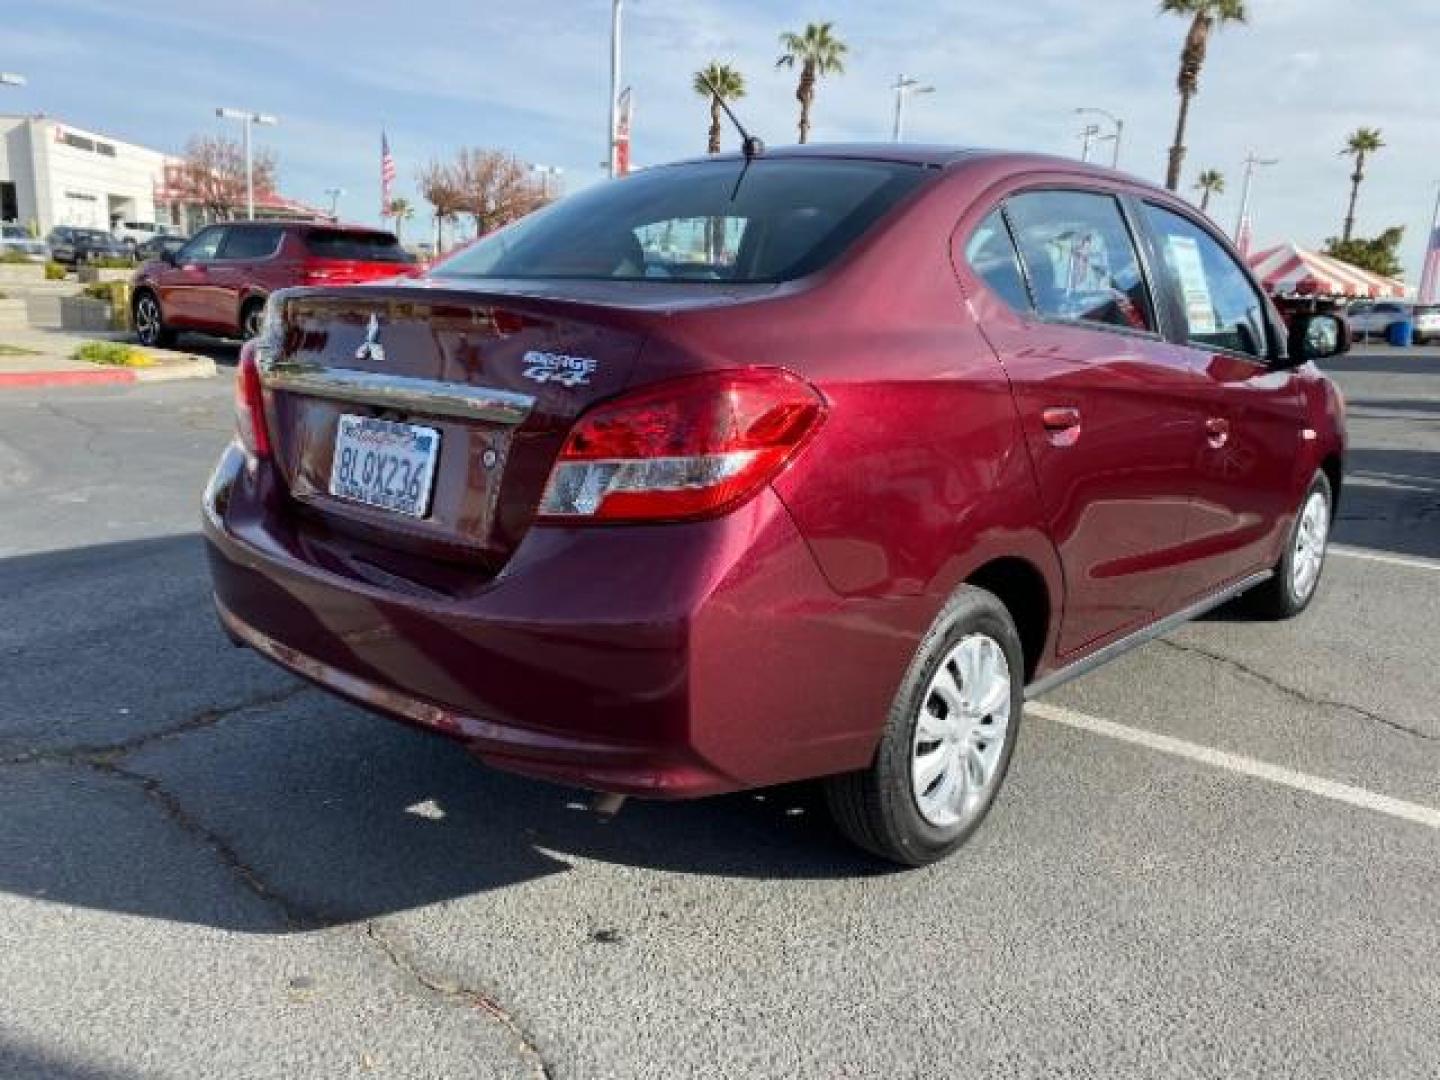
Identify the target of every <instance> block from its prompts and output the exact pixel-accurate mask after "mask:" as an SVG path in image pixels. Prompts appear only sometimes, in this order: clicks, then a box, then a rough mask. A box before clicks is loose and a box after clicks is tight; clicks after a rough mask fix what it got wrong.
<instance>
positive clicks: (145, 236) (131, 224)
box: [110, 218, 179, 252]
mask: <svg viewBox="0 0 1440 1080" xmlns="http://www.w3.org/2000/svg"><path fill="white" fill-rule="evenodd" d="M110 235H112V236H113V237H115V239H116V240H118V241H119V242H120V243H121V245H122V246H124V247H125V248H127V249H128V250H129V251H132V252H134V251H135V250H136V249H137V248H139V247H141V246H142V245H144V244H147V243H149V242H150V241H152V240H156V239H158V238H160V237H162V236H178V235H179V233H178V231H177V230H176V229H174V228H173V227H171V226H169V225H157V224H156V223H155V222H153V221H130V220H128V219H124V218H122V219H121V220H119V221H117V222H115V224H114V226H113V227H112V228H111V229H110Z"/></svg>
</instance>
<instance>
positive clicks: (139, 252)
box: [135, 234, 190, 263]
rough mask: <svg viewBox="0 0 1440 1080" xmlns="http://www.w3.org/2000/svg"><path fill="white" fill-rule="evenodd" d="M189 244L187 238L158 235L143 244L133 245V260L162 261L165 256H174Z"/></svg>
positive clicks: (188, 238)
mask: <svg viewBox="0 0 1440 1080" xmlns="http://www.w3.org/2000/svg"><path fill="white" fill-rule="evenodd" d="M189 242H190V237H188V236H168V235H164V234H161V235H158V236H155V237H154V238H152V239H150V240H146V241H145V242H144V243H143V244H136V245H135V258H136V259H137V260H138V261H140V262H142V263H143V262H148V261H149V260H150V259H162V258H164V257H165V255H166V254H167V253H168V254H171V255H173V254H175V253H176V252H177V251H179V250H180V249H181V248H183V247H184V246H185V245H186V244H188V243H189Z"/></svg>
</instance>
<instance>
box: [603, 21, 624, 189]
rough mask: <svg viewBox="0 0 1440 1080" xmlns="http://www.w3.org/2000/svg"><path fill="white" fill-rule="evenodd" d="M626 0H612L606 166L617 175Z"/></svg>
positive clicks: (612, 173)
mask: <svg viewBox="0 0 1440 1080" xmlns="http://www.w3.org/2000/svg"><path fill="white" fill-rule="evenodd" d="M623 6H624V0H610V109H609V113H610V117H609V125H610V126H609V130H608V131H607V132H606V133H605V147H606V153H605V167H606V171H607V172H608V173H609V174H610V175H611V176H614V175H615V149H616V147H615V131H616V129H617V128H619V126H620V15H621V8H622V7H623Z"/></svg>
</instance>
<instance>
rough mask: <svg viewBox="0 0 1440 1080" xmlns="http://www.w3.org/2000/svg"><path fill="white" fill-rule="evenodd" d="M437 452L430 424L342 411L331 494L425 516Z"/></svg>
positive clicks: (437, 439) (437, 443)
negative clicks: (383, 418) (402, 422)
mask: <svg viewBox="0 0 1440 1080" xmlns="http://www.w3.org/2000/svg"><path fill="white" fill-rule="evenodd" d="M439 452H440V433H439V432H438V431H436V430H435V429H434V428H428V427H421V426H420V425H419V424H401V423H396V422H395V421H393V420H378V419H376V418H375V417H373V416H351V415H349V414H345V415H342V416H341V417H340V424H339V426H338V428H337V429H336V431H335V459H334V461H333V463H332V464H331V466H330V494H331V495H334V496H336V497H337V498H341V499H349V500H350V501H351V502H358V503H364V504H365V505H366V506H378V507H379V508H380V509H382V510H392V511H394V512H395V513H397V514H406V515H408V516H410V517H417V518H419V517H424V516H425V515H426V513H427V512H428V511H429V509H430V491H431V488H433V487H434V482H435V458H436V455H437V454H439Z"/></svg>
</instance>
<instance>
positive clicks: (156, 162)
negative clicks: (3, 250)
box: [0, 116, 175, 236]
mask: <svg viewBox="0 0 1440 1080" xmlns="http://www.w3.org/2000/svg"><path fill="white" fill-rule="evenodd" d="M174 160H175V159H173V158H171V157H170V156H169V155H166V154H162V153H161V152H160V151H158V150H151V149H149V148H148V147H145V146H137V145H135V144H134V143H128V142H125V141H123V140H121V139H115V138H111V137H110V136H108V135H100V134H98V133H96V132H93V131H86V130H85V129H84V128H77V127H72V126H70V125H69V124H65V123H62V122H61V121H59V120H53V119H50V118H49V117H45V116H0V221H15V222H19V223H20V224H21V225H31V224H32V223H33V226H34V228H35V230H36V231H37V232H38V233H39V234H40V235H42V236H43V235H45V234H46V233H48V232H49V231H50V230H51V229H53V228H54V227H55V226H57V225H78V226H83V227H85V228H91V229H105V230H106V231H109V230H110V229H111V228H112V227H113V225H114V224H115V222H116V221H122V220H123V221H157V220H159V221H164V222H166V223H170V224H173V223H174V222H172V221H171V218H170V217H169V216H168V208H166V209H162V210H161V211H160V212H159V213H158V214H157V208H156V206H155V192H156V190H157V188H159V187H160V185H161V184H162V183H163V181H164V178H165V166H166V165H167V164H170V163H172V162H174Z"/></svg>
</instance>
